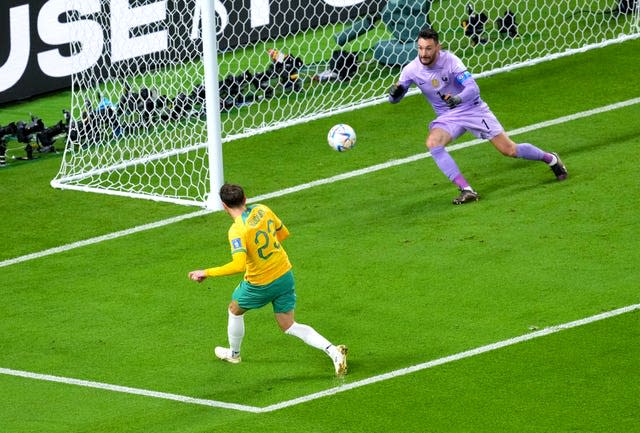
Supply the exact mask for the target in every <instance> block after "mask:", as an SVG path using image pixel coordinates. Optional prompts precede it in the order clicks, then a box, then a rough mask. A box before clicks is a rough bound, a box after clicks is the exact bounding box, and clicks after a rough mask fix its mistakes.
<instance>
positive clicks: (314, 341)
mask: <svg viewBox="0 0 640 433" xmlns="http://www.w3.org/2000/svg"><path fill="white" fill-rule="evenodd" d="M275 316H276V321H277V322H278V326H280V329H282V331H283V332H284V333H285V334H287V335H293V336H295V337H298V338H299V339H301V340H302V341H304V342H305V343H307V344H308V345H309V346H311V347H315V348H316V349H318V350H322V351H323V352H324V353H326V354H327V356H329V358H331V361H332V362H333V366H334V368H335V371H336V375H338V376H342V375H344V374H346V372H347V347H346V346H344V345H338V346H335V345H333V344H332V343H331V342H330V341H329V340H327V339H326V338H325V337H323V336H322V335H320V333H318V331H316V330H315V329H313V328H312V327H311V326H309V325H305V324H303V323H298V322H296V321H295V320H294V318H293V317H294V313H293V310H291V311H287V312H286V313H275Z"/></svg>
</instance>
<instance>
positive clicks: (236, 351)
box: [215, 299, 247, 364]
mask: <svg viewBox="0 0 640 433" xmlns="http://www.w3.org/2000/svg"><path fill="white" fill-rule="evenodd" d="M246 311H247V310H245V309H244V308H242V307H240V305H238V301H237V300H235V299H234V300H232V301H231V303H230V304H229V320H228V322H227V337H228V338H229V347H220V346H218V347H216V348H215V354H216V356H217V357H218V358H220V359H222V360H223V361H227V362H231V363H232V364H238V363H239V362H240V361H241V358H240V347H241V346H242V339H243V338H244V313H245V312H246Z"/></svg>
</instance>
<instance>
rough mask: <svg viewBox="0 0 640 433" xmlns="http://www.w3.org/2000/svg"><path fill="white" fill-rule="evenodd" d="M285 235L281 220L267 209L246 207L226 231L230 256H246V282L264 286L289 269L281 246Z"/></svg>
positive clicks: (254, 206)
mask: <svg viewBox="0 0 640 433" xmlns="http://www.w3.org/2000/svg"><path fill="white" fill-rule="evenodd" d="M288 235H289V231H288V230H287V228H286V227H285V225H284V224H283V223H282V221H281V220H280V218H278V216H277V215H276V214H275V213H274V212H273V211H272V210H271V209H269V208H268V207H267V206H265V205H261V204H256V205H251V206H247V209H246V211H244V212H243V213H242V215H240V216H239V217H237V218H236V219H235V220H234V222H233V224H232V225H231V228H229V244H230V245H231V254H232V255H233V254H236V253H241V252H244V253H246V254H247V265H246V271H245V275H244V278H245V280H247V281H248V282H250V283H251V284H256V285H264V284H268V283H271V282H272V281H274V280H275V279H277V278H279V277H281V276H282V275H283V274H284V273H285V272H287V271H288V270H289V269H291V262H289V257H288V256H287V253H286V251H285V250H284V248H283V247H282V244H281V241H283V240H284V239H285V238H286V237H287V236H288Z"/></svg>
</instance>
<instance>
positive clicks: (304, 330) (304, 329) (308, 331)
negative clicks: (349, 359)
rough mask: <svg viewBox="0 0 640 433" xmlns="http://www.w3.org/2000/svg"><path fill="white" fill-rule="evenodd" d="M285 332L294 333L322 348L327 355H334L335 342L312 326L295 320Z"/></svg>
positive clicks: (312, 345) (313, 345)
mask: <svg viewBox="0 0 640 433" xmlns="http://www.w3.org/2000/svg"><path fill="white" fill-rule="evenodd" d="M285 334H289V335H294V336H296V337H298V338H299V339H301V340H302V341H304V342H305V343H307V344H308V345H309V346H311V347H315V348H316V349H320V350H322V351H323V352H324V353H326V354H327V355H329V356H331V355H332V352H333V351H332V349H334V350H335V347H334V346H333V344H331V343H330V342H329V340H327V339H326V338H324V337H323V336H322V335H320V334H318V332H317V331H316V330H315V329H313V328H312V327H311V326H308V325H303V324H301V323H297V322H293V325H291V327H290V328H289V329H287V330H286V331H285Z"/></svg>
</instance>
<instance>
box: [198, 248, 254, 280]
mask: <svg viewBox="0 0 640 433" xmlns="http://www.w3.org/2000/svg"><path fill="white" fill-rule="evenodd" d="M231 257H232V260H231V261H230V262H229V263H227V264H226V265H222V266H217V267H215V268H208V269H202V270H197V271H192V272H189V278H190V279H192V280H193V281H197V282H201V281H204V280H205V279H206V278H208V277H222V276H224V275H233V274H238V273H240V272H244V271H245V269H246V267H247V253H246V252H244V251H239V252H236V253H234V254H233V255H232V256H231Z"/></svg>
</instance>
